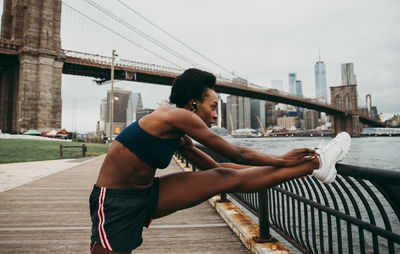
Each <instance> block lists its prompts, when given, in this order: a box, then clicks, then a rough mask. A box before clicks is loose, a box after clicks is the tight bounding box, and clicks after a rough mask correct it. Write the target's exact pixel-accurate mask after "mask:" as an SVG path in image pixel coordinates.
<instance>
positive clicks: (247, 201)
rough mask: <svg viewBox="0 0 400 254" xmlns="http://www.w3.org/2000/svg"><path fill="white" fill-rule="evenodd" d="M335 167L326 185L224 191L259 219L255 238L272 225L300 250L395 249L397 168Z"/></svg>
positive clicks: (265, 237) (399, 237) (303, 182)
mask: <svg viewBox="0 0 400 254" xmlns="http://www.w3.org/2000/svg"><path fill="white" fill-rule="evenodd" d="M198 148H200V149H201V150H203V151H204V152H206V153H207V154H209V155H210V156H211V157H213V158H214V159H215V160H216V161H217V162H227V161H228V160H227V159H226V158H224V157H222V156H221V155H219V154H217V153H215V152H213V151H211V150H210V149H208V148H206V147H203V146H199V147H198ZM180 158H181V159H182V160H184V161H185V159H184V158H182V157H180ZM186 163H187V165H188V162H186ZM336 168H337V170H338V175H337V177H336V181H335V182H333V183H332V184H330V185H327V184H323V183H321V182H319V181H318V180H317V179H315V178H314V177H311V176H307V177H305V178H299V179H294V180H291V181H287V182H285V183H282V184H280V185H278V186H275V187H272V188H269V189H265V190H262V191H260V192H258V193H231V194H229V195H230V196H231V197H232V198H234V199H235V200H237V201H238V202H239V203H240V204H242V205H243V206H244V207H246V208H247V209H248V210H249V211H250V212H251V213H253V214H254V215H256V216H257V217H258V218H259V231H260V235H259V237H257V240H259V241H274V238H273V237H272V236H271V235H270V228H272V229H274V230H275V231H276V232H277V233H279V234H280V235H281V236H282V237H284V238H285V239H286V240H287V241H289V242H290V243H291V244H293V245H294V246H295V247H296V248H297V249H299V250H300V251H301V252H303V253H400V202H399V201H400V171H391V170H383V169H373V168H363V167H356V166H351V165H344V164H337V165H336ZM194 169H196V168H195V167H194ZM223 199H225V200H226V197H223Z"/></svg>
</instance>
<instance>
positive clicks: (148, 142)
mask: <svg viewBox="0 0 400 254" xmlns="http://www.w3.org/2000/svg"><path fill="white" fill-rule="evenodd" d="M115 140H117V141H118V142H120V143H121V144H122V145H124V146H125V147H126V148H128V149H129V150H130V151H131V152H132V153H134V154H135V155H136V156H137V157H139V158H140V159H141V160H142V161H144V162H145V163H146V164H148V165H149V166H151V167H152V168H154V169H157V168H160V169H163V168H166V167H167V166H168V165H169V163H170V161H171V158H172V155H173V154H174V152H175V149H176V148H177V147H178V145H179V144H180V141H181V139H180V138H159V137H156V136H153V135H151V134H150V133H148V132H146V131H145V130H143V129H142V128H141V127H140V126H139V123H138V121H135V122H133V123H131V124H130V125H129V126H128V127H126V128H125V129H124V130H123V131H122V132H121V133H120V134H119V135H118V136H117V137H116V138H115Z"/></svg>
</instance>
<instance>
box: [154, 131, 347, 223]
mask: <svg viewBox="0 0 400 254" xmlns="http://www.w3.org/2000/svg"><path fill="white" fill-rule="evenodd" d="M350 143H351V140H350V136H349V134H347V133H345V132H342V133H339V134H338V135H337V136H336V137H335V138H334V139H333V140H332V141H331V142H329V143H328V144H327V145H325V146H324V147H322V148H321V149H317V150H316V153H317V154H318V156H317V157H315V158H314V159H312V160H309V161H306V162H304V163H302V164H299V165H297V166H293V167H252V168H245V169H240V170H235V169H229V168H215V169H211V170H207V171H203V172H180V173H175V174H170V175H166V176H163V177H161V178H160V192H159V200H158V208H157V212H156V216H155V217H156V218H158V217H162V216H165V215H168V214H170V213H173V212H175V211H177V210H181V209H184V208H188V207H191V206H194V205H196V204H199V203H201V202H203V201H205V200H207V199H208V198H210V197H212V196H214V195H216V194H218V193H222V192H256V191H258V190H261V189H264V188H269V187H272V186H275V185H277V184H280V183H282V182H285V181H288V180H291V179H294V178H298V177H301V176H305V175H308V174H311V173H312V174H313V176H315V177H316V178H317V179H319V180H321V181H322V182H325V183H330V182H332V181H333V180H334V179H335V177H336V168H335V164H336V162H337V161H339V160H342V159H343V158H344V156H345V155H346V154H347V153H348V151H349V148H350Z"/></svg>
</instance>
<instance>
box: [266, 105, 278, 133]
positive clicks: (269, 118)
mask: <svg viewBox="0 0 400 254" xmlns="http://www.w3.org/2000/svg"><path fill="white" fill-rule="evenodd" d="M275 104H276V103H275V102H272V101H266V102H265V126H264V127H266V128H269V127H273V126H275V125H276V109H275Z"/></svg>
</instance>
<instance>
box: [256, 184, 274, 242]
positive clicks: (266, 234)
mask: <svg viewBox="0 0 400 254" xmlns="http://www.w3.org/2000/svg"><path fill="white" fill-rule="evenodd" d="M257 196H258V228H259V231H260V235H259V236H258V237H254V241H255V242H257V243H266V242H276V241H277V240H276V239H275V238H274V237H273V236H272V235H271V233H270V229H269V222H268V217H269V216H268V200H267V198H268V196H267V190H266V189H264V190H261V191H259V192H258V195H257Z"/></svg>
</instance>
